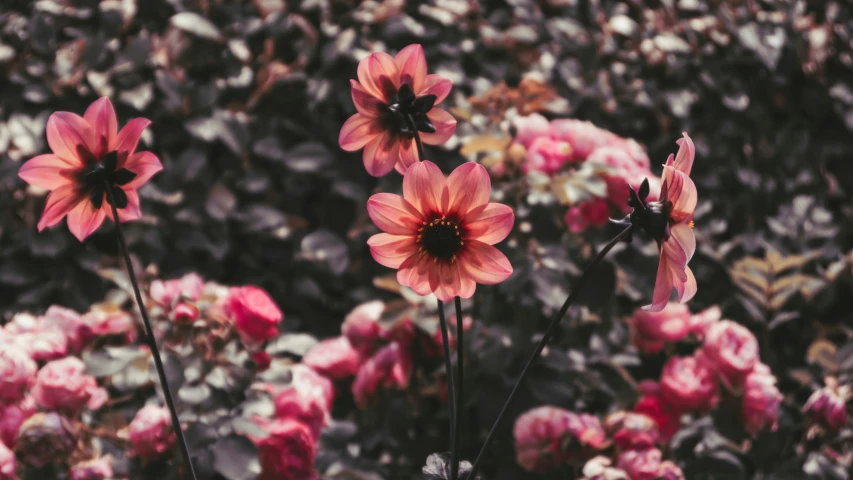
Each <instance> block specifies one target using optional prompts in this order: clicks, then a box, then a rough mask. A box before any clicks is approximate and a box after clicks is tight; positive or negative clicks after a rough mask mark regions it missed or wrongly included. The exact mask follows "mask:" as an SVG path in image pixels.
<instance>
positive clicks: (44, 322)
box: [39, 305, 92, 353]
mask: <svg viewBox="0 0 853 480" xmlns="http://www.w3.org/2000/svg"><path fill="white" fill-rule="evenodd" d="M39 324H40V326H41V327H42V328H44V329H56V330H59V331H60V332H63V333H64V336H65V338H66V339H67V345H68V350H69V352H70V353H79V352H80V350H82V349H83V346H84V345H85V344H86V343H87V342H88V341H89V340H90V339H91V338H92V330H91V328H89V326H88V325H86V323H85V322H84V321H83V317H81V316H80V314H79V313H77V312H75V311H74V310H71V309H68V308H65V307H60V306H58V305H54V306H52V307H50V308H48V309H47V311H46V312H44V316H42V317H41V319H40V321H39Z"/></svg>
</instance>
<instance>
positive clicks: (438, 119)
mask: <svg viewBox="0 0 853 480" xmlns="http://www.w3.org/2000/svg"><path fill="white" fill-rule="evenodd" d="M427 117H429V121H430V122H432V124H433V125H434V126H435V133H426V132H421V141H422V142H424V143H426V144H428V145H441V144H442V143H444V142H446V141H447V140H448V139H449V138H450V137H452V136H453V132H455V131H456V119H455V118H453V115H451V114H450V113H448V112H447V111H446V110H442V109H440V108H433V109H432V110H430V111H429V112H427Z"/></svg>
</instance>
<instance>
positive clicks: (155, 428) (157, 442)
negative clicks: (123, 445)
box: [128, 404, 175, 460]
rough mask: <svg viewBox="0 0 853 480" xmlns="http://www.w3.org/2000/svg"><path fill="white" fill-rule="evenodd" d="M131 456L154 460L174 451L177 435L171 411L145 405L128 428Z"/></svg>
mask: <svg viewBox="0 0 853 480" xmlns="http://www.w3.org/2000/svg"><path fill="white" fill-rule="evenodd" d="M128 436H129V437H130V455H131V456H136V457H141V458H143V459H145V460H153V459H155V458H157V457H160V456H161V455H163V454H164V453H165V452H168V451H169V450H171V449H172V446H173V445H174V444H175V433H174V431H173V430H172V419H171V416H170V414H169V409H167V408H166V407H158V406H156V405H151V404H148V405H145V406H144V407H142V408H141V409H140V410H139V411H138V412H136V416H135V417H133V421H131V422H130V425H129V426H128Z"/></svg>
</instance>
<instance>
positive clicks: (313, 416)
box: [274, 387, 328, 439]
mask: <svg viewBox="0 0 853 480" xmlns="http://www.w3.org/2000/svg"><path fill="white" fill-rule="evenodd" d="M274 401H275V418H276V419H278V420H283V419H287V418H290V419H293V420H297V421H299V422H301V423H303V424H305V426H307V427H308V428H309V429H311V434H312V435H313V436H314V438H315V439H318V438H320V432H321V431H322V430H323V427H325V426H326V423H327V415H328V411H327V410H326V402H325V399H324V398H322V397H317V396H314V395H311V393H310V392H309V391H308V390H307V389H300V388H298V387H287V388H284V389H282V390H281V391H280V392H278V393H277V394H276V396H275V400H274Z"/></svg>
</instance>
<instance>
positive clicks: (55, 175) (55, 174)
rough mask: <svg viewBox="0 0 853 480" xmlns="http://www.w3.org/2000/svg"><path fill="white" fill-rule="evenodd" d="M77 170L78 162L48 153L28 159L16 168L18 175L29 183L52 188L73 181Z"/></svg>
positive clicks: (46, 188)
mask: <svg viewBox="0 0 853 480" xmlns="http://www.w3.org/2000/svg"><path fill="white" fill-rule="evenodd" d="M79 170H80V164H79V163H72V162H69V161H67V160H63V159H62V158H60V157H58V156H56V155H54V154H51V153H48V154H46V155H39V156H37V157H33V158H31V159H29V160H28V161H27V162H26V163H24V165H23V166H21V169H20V170H18V176H19V177H21V179H23V180H24V181H25V182H27V183H29V184H30V185H35V186H36V187H39V188H44V189H45V190H54V189H57V188H59V187H61V186H63V185H67V184H69V183H71V182H73V181H74V177H75V174H76V173H77V172H78V171H79Z"/></svg>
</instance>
